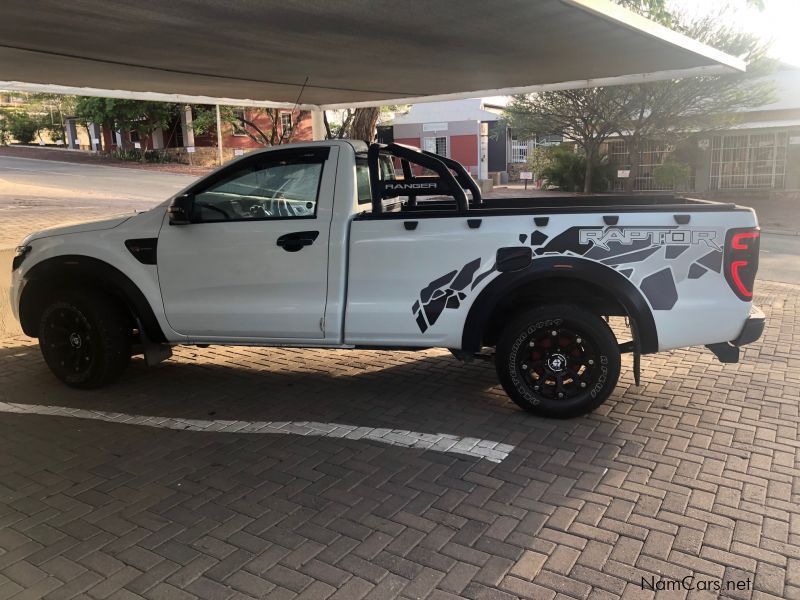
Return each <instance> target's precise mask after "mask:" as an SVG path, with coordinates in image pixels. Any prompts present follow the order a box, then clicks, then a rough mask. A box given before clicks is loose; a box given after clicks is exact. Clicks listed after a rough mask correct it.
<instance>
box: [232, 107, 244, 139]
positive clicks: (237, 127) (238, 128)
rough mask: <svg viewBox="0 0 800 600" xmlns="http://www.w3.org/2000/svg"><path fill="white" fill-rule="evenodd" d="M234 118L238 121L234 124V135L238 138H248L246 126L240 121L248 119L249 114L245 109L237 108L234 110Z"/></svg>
mask: <svg viewBox="0 0 800 600" xmlns="http://www.w3.org/2000/svg"><path fill="white" fill-rule="evenodd" d="M233 116H234V118H235V119H236V120H235V121H234V122H233V124H232V125H233V135H236V136H246V135H247V132H246V131H245V124H244V123H242V121H240V120H239V119H246V118H247V113H246V112H245V110H244V109H243V108H235V109H234V110H233Z"/></svg>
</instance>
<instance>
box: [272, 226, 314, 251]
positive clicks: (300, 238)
mask: <svg viewBox="0 0 800 600" xmlns="http://www.w3.org/2000/svg"><path fill="white" fill-rule="evenodd" d="M318 236H319V231H296V232H294V233H286V234H284V235H282V236H281V237H279V238H278V242H277V244H278V246H280V247H281V248H283V249H284V250H286V251H287V252H298V251H299V250H302V249H303V246H310V245H311V244H313V243H314V240H316V239H317V237H318Z"/></svg>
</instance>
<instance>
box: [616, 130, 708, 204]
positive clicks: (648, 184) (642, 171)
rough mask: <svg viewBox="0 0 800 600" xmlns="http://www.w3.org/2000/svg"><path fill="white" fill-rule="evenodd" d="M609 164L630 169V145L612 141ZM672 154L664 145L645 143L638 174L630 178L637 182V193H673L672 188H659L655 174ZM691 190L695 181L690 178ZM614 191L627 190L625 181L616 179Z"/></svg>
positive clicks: (641, 151) (641, 152) (634, 185)
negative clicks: (656, 169)
mask: <svg viewBox="0 0 800 600" xmlns="http://www.w3.org/2000/svg"><path fill="white" fill-rule="evenodd" d="M606 152H607V153H608V158H609V162H610V163H611V164H612V165H614V166H615V167H616V168H617V169H630V163H629V161H630V156H629V154H628V143H627V142H626V141H624V140H612V141H610V142H608V144H607V145H606ZM669 153H670V147H669V146H668V145H667V144H664V143H658V142H644V143H643V145H642V148H641V150H640V151H639V168H638V169H637V171H636V173H631V174H630V176H631V177H633V178H634V179H635V180H636V181H634V182H633V189H634V190H635V191H637V192H658V191H662V192H666V191H671V190H672V186H663V185H662V186H659V185H658V184H657V183H656V180H655V176H654V175H653V172H654V171H655V168H656V167H657V166H659V165H661V164H663V163H664V161H665V160H666V159H667V157H668V156H669ZM689 188H690V189H693V180H692V179H691V176H690V181H689ZM613 189H614V191H617V192H620V191H622V190H624V189H625V180H624V179H621V178H615V179H614V183H613Z"/></svg>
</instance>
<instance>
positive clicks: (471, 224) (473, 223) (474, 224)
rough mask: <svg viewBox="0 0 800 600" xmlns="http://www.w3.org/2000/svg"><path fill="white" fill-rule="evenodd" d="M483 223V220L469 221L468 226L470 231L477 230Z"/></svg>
mask: <svg viewBox="0 0 800 600" xmlns="http://www.w3.org/2000/svg"><path fill="white" fill-rule="evenodd" d="M481 223H483V219H467V225H469V228H470V229H477V228H478V227H480V226H481Z"/></svg>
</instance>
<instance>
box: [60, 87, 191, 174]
mask: <svg viewBox="0 0 800 600" xmlns="http://www.w3.org/2000/svg"><path fill="white" fill-rule="evenodd" d="M177 108H178V105H177V104H172V103H168V102H147V101H144V100H121V99H118V98H94V97H83V98H80V99H78V101H77V102H76V104H75V114H76V116H78V117H80V118H81V119H83V120H84V121H85V122H87V123H89V122H91V123H108V124H110V125H112V127H114V128H115V129H122V130H126V131H135V132H137V133H138V134H139V137H140V138H142V139H144V138H145V137H147V136H150V135H152V133H153V132H154V131H155V130H156V129H158V128H166V127H168V126H169V124H170V123H171V122H172V120H173V119H174V118H175V117H176V116H177V114H178V113H177ZM138 154H139V159H140V160H142V161H144V160H146V150H145V148H142V149H141V150H139V151H138Z"/></svg>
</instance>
